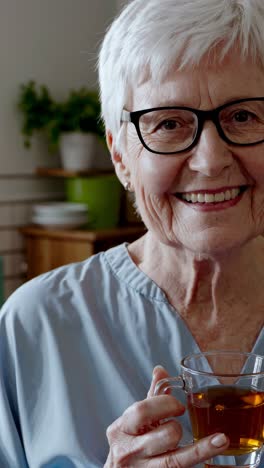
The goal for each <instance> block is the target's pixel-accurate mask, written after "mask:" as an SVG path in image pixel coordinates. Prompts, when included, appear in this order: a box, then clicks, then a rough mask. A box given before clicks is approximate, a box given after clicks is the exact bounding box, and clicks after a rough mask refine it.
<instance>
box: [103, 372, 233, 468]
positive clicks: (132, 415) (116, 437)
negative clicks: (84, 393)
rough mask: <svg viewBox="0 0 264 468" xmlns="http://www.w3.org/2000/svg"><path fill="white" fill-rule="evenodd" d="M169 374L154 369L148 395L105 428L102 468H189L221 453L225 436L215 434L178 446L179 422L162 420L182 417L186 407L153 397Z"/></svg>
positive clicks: (172, 400)
mask: <svg viewBox="0 0 264 468" xmlns="http://www.w3.org/2000/svg"><path fill="white" fill-rule="evenodd" d="M165 377H168V373H167V372H166V371H165V369H163V368H162V367H159V366H157V367H156V368H154V371H153V378H152V382H151V387H150V390H149V392H148V397H147V398H146V399H145V400H143V401H139V402H137V403H134V404H133V405H132V406H130V407H129V408H128V409H127V410H126V411H125V412H124V413H123V415H122V416H121V417H120V418H118V419H117V420H116V421H115V422H114V423H113V424H111V426H109V428H108V429H107V438H108V442H109V445H110V451H109V455H108V458H107V461H106V463H105V465H104V468H110V467H111V468H117V467H118V468H121V467H131V468H132V467H133V468H135V467H148V468H163V467H164V468H169V467H176V468H177V467H181V468H188V467H192V466H194V465H196V464H198V463H201V462H203V461H205V460H207V459H208V458H211V457H213V456H215V455H218V454H220V453H221V452H223V451H224V450H225V449H226V448H227V446H228V440H227V438H226V437H225V436H224V435H222V434H214V435H212V436H209V437H206V438H204V439H202V440H200V441H199V442H196V443H195V444H193V445H191V446H188V447H184V448H180V449H177V445H178V443H179V441H180V439H181V436H182V429H181V425H180V423H179V422H177V421H175V420H172V421H167V422H164V423H160V421H161V420H163V419H166V418H171V417H174V416H181V415H182V414H183V413H184V411H185V407H184V406H183V405H182V404H181V403H180V402H179V401H177V400H176V398H174V397H173V396H171V395H159V396H155V397H153V394H154V388H155V385H156V383H157V382H158V381H159V380H161V379H163V378H165Z"/></svg>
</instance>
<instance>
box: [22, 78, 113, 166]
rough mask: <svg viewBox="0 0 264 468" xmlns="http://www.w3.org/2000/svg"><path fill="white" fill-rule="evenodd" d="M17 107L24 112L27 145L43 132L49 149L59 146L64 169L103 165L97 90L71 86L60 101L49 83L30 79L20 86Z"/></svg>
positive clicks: (23, 125) (23, 126)
mask: <svg viewBox="0 0 264 468" xmlns="http://www.w3.org/2000/svg"><path fill="white" fill-rule="evenodd" d="M18 108H19V110H20V112H21V113H22V114H23V123H22V128H21V131H22V134H23V136H24V144H25V146H26V147H30V145H31V138H32V136H33V134H35V133H36V132H43V133H44V134H45V135H46V137H47V139H48V143H49V148H50V150H51V151H54V150H56V149H58V148H59V150H60V154H61V157H62V166H63V167H64V168H65V169H73V170H80V169H88V168H91V167H92V168H95V167H98V164H99V167H100V161H98V155H99V153H100V146H101V148H102V147H103V146H104V145H105V143H104V128H103V123H102V121H101V119H100V101H99V97H98V93H97V92H96V91H92V90H88V89H86V88H84V87H82V88H80V89H79V90H71V91H70V92H69V95H68V97H67V99H65V100H64V101H62V102H60V101H56V100H54V99H53V98H52V96H51V94H50V92H49V90H48V88H47V87H46V86H44V85H40V86H37V85H36V83H35V82H34V81H29V82H28V83H26V84H23V85H22V86H21V88H20V94H19V99H18ZM100 143H101V145H100ZM98 148H99V151H98ZM109 159H110V158H109ZM108 167H109V166H108Z"/></svg>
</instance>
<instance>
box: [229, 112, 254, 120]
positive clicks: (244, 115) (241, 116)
mask: <svg viewBox="0 0 264 468" xmlns="http://www.w3.org/2000/svg"><path fill="white" fill-rule="evenodd" d="M254 117H255V116H254V115H253V114H252V113H251V112H248V111H246V110H241V111H237V112H235V113H234V115H233V119H234V120H235V121H236V122H247V121H248V120H250V119H252V118H254Z"/></svg>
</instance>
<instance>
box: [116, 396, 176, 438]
mask: <svg viewBox="0 0 264 468" xmlns="http://www.w3.org/2000/svg"><path fill="white" fill-rule="evenodd" d="M184 412H185V407H184V406H183V405H182V404H181V403H180V401H178V400H176V398H174V397H173V396H171V395H159V396H156V397H155V398H146V399H145V400H143V401H139V402H137V403H134V404H133V405H132V406H130V407H129V408H128V409H127V410H126V411H125V412H124V414H123V416H122V418H121V419H120V423H121V427H120V429H121V430H122V431H123V432H125V433H127V434H130V435H138V434H142V433H144V432H146V431H147V430H151V429H152V428H153V424H154V425H155V423H157V422H159V421H160V420H162V419H166V418H172V417H174V416H181V415H182V414H183V413H184Z"/></svg>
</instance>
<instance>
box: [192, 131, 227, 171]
mask: <svg viewBox="0 0 264 468" xmlns="http://www.w3.org/2000/svg"><path fill="white" fill-rule="evenodd" d="M232 163H233V154H232V151H231V150H230V148H229V147H228V144H227V143H226V142H225V141H223V140H222V138H221V137H220V135H219V134H218V131H217V129H216V127H215V125H214V123H213V122H205V124H204V128H203V130H202V133H201V135H200V139H199V141H198V143H197V145H196V146H195V147H194V148H193V150H192V154H191V157H190V158H189V167H190V169H191V170H193V171H196V172H200V173H202V174H204V175H206V176H208V177H217V176H219V175H221V173H222V171H224V169H226V168H228V167H229V166H231V165H232Z"/></svg>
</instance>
